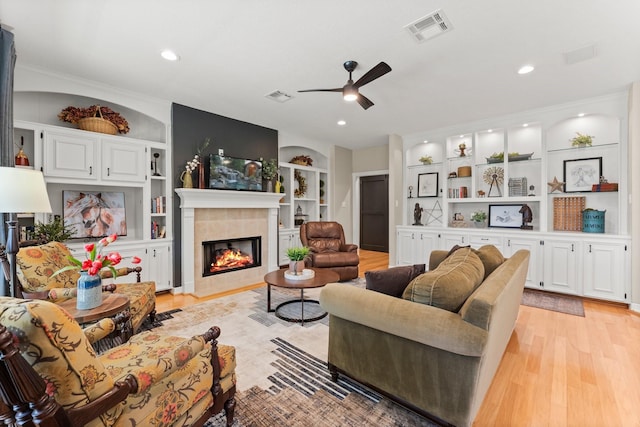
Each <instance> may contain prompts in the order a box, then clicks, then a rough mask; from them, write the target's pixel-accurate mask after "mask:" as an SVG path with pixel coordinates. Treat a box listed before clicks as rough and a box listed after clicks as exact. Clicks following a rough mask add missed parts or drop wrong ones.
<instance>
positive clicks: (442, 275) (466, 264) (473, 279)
mask: <svg viewBox="0 0 640 427" xmlns="http://www.w3.org/2000/svg"><path fill="white" fill-rule="evenodd" d="M483 279H484V266H483V265H482V261H480V258H479V257H478V255H476V254H475V253H474V252H473V251H472V250H471V248H461V249H458V250H457V251H455V252H454V253H453V254H451V255H450V256H449V257H447V258H446V259H445V260H444V261H442V262H441V263H440V265H439V266H438V268H436V269H435V270H431V271H428V272H426V273H424V274H421V275H420V276H418V277H416V278H415V279H413V280H412V281H411V283H409V286H407V288H406V289H405V290H404V293H403V294H402V298H404V299H407V300H410V301H413V302H417V303H421V304H427V305H432V306H434V307H439V308H442V309H444V310H449V311H452V312H457V311H458V310H460V307H462V305H463V304H464V302H465V301H466V300H467V298H468V297H469V295H471V293H473V291H474V290H475V289H476V287H478V285H480V283H482V280H483Z"/></svg>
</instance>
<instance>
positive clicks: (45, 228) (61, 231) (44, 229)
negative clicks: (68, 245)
mask: <svg viewBox="0 0 640 427" xmlns="http://www.w3.org/2000/svg"><path fill="white" fill-rule="evenodd" d="M34 235H35V238H36V240H37V241H38V242H42V243H43V244H44V243H49V242H64V241H66V240H69V239H70V238H71V237H73V228H71V227H69V226H68V225H66V224H65V223H64V221H63V220H62V218H61V217H59V216H56V217H55V218H54V219H53V221H51V222H49V223H46V224H45V223H42V222H37V223H36V227H35V232H34Z"/></svg>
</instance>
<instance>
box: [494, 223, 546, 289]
mask: <svg viewBox="0 0 640 427" xmlns="http://www.w3.org/2000/svg"><path fill="white" fill-rule="evenodd" d="M520 249H524V250H527V251H529V271H528V272H527V279H526V282H525V286H526V287H528V288H535V289H540V287H541V284H542V276H541V275H542V258H541V250H540V239H538V238H535V237H526V236H518V235H506V236H504V238H503V246H502V254H503V255H504V256H505V257H507V258H509V257H510V256H511V255H513V254H514V253H516V252H517V251H519V250H520Z"/></svg>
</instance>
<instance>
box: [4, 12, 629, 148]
mask: <svg viewBox="0 0 640 427" xmlns="http://www.w3.org/2000/svg"><path fill="white" fill-rule="evenodd" d="M436 9H442V11H444V13H445V14H446V16H447V17H448V19H449V21H450V22H451V24H452V26H453V30H452V31H450V32H448V33H445V34H442V35H440V36H438V37H436V38H433V39H431V40H428V41H426V42H423V43H418V42H416V41H415V40H414V39H413V38H411V37H410V36H409V33H408V32H407V31H406V30H405V29H404V26H405V25H407V24H409V23H411V22H413V21H415V20H416V19H418V18H420V17H422V16H424V15H426V14H428V13H430V12H433V11H434V10H436ZM639 17H640V1H638V0H614V1H602V0H536V1H523V0H483V1H469V0H439V1H436V0H402V1H398V2H396V1H388V0H350V1H344V0H342V1H340V0H322V1H318V0H308V1H301V0H269V1H265V0H224V1H217V0H216V1H214V0H210V1H206V0H182V1H176V0H135V1H131V0H108V1H88V0H55V1H50V0H29V1H25V0H0V23H1V24H5V25H8V26H10V27H12V28H13V33H14V34H15V42H16V49H17V52H18V64H21V65H25V66H32V67H36V68H41V69H45V70H51V71H55V72H58V73H63V74H70V75H74V76H78V77H81V78H83V79H89V80H94V81H98V82H101V83H105V84H108V85H112V86H116V87H119V88H124V89H127V90H131V91H135V92H138V93H142V94H146V95H148V96H151V97H154V98H160V99H164V100H168V101H172V102H177V103H180V104H184V105H187V106H190V107H194V108H198V109H201V110H205V111H209V112H213V113H216V114H221V115H224V116H228V117H232V118H235V119H239V120H243V121H247V122H251V123H256V124H259V125H262V126H266V127H270V128H273V129H278V130H281V131H286V132H287V133H290V134H294V135H300V136H303V137H305V138H311V139H313V140H318V141H326V142H327V143H328V144H337V145H340V146H343V147H349V148H360V147H366V146H374V145H381V144H384V143H386V142H387V140H388V138H387V135H389V134H399V135H407V134H415V133H417V132H420V131H423V130H428V129H434V128H440V127H444V126H449V125H453V124H457V123H463V122H467V121H472V120H478V119H482V118H486V117H492V116H497V115H503V114H508V113H513V112H518V111H523V110H528V109H531V108H538V107H543V106H546V105H553V104H558V103H563V102H569V101H574V100H578V99H582V98H587V97H592V96H598V95H603V94H608V93H611V92H615V91H619V90H624V89H626V88H628V86H629V84H630V83H631V82H633V81H637V80H640V24H639V22H638V19H639ZM592 44H595V46H596V51H597V56H596V57H595V58H594V59H591V60H588V61H584V62H579V63H576V64H573V65H566V64H565V61H564V57H563V53H565V52H568V51H572V50H575V49H578V48H582V47H585V46H588V45H592ZM165 48H171V49H174V50H175V51H176V52H177V53H178V54H179V55H180V57H181V60H180V61H179V62H175V63H170V62H167V61H165V60H163V59H161V58H160V55H159V53H160V51H161V50H163V49H165ZM350 59H351V60H356V61H357V62H359V64H360V65H359V66H358V68H357V69H356V71H355V72H354V80H356V79H357V78H358V77H360V76H361V75H362V74H364V73H365V72H366V71H367V70H369V69H370V68H371V67H373V66H374V65H376V64H377V63H378V62H380V61H385V62H387V63H388V64H389V65H390V66H391V68H392V69H393V71H391V73H389V74H387V75H385V76H383V77H381V78H380V79H378V80H375V81H374V82H372V83H370V84H369V85H366V86H364V87H363V88H362V89H361V92H362V93H363V94H364V95H366V96H367V97H368V98H369V99H371V100H372V101H373V102H374V103H375V106H373V107H371V108H370V109H368V110H366V111H365V110H363V109H362V108H361V107H360V106H359V105H358V104H357V103H347V102H345V101H343V100H342V98H341V96H340V94H339V93H297V90H300V89H313V88H333V87H341V86H342V85H344V84H345V83H346V80H347V77H348V75H347V72H346V71H345V70H344V68H343V67H342V63H343V62H344V61H346V60H350ZM525 63H531V64H534V65H535V66H536V70H535V71H534V72H533V73H531V74H529V75H525V76H520V75H518V74H517V73H516V70H517V69H518V68H519V67H520V66H521V65H523V64H525ZM275 90H280V91H283V92H285V93H288V94H290V95H293V96H294V98H293V99H292V100H290V101H288V102H286V103H277V102H274V101H272V100H269V99H267V98H265V95H266V94H268V93H270V92H272V91H275ZM339 119H344V120H346V121H347V125H346V126H344V127H339V126H337V125H336V122H337V121H338V120H339Z"/></svg>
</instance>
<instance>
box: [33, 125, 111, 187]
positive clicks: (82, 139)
mask: <svg viewBox="0 0 640 427" xmlns="http://www.w3.org/2000/svg"><path fill="white" fill-rule="evenodd" d="M98 143H99V142H98V138H96V137H92V136H91V134H90V133H87V135H86V136H84V135H82V136H78V135H68V134H65V133H57V132H45V137H44V153H45V154H44V158H45V159H46V161H45V162H44V165H43V167H44V175H45V176H46V177H49V176H51V177H59V178H81V179H82V180H87V179H98V174H99V171H98V170H97V169H96V165H97V163H98V159H97V155H98V151H97V149H96V147H98Z"/></svg>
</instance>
